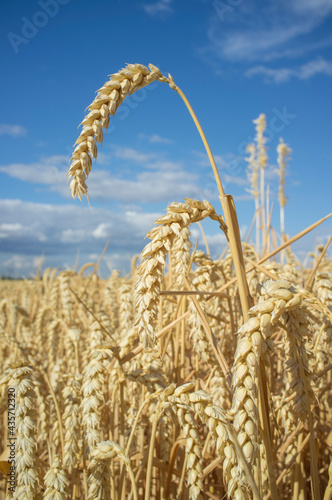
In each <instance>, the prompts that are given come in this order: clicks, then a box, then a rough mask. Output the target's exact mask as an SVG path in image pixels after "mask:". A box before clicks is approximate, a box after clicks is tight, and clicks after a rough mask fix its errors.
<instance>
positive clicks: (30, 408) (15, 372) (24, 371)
mask: <svg viewBox="0 0 332 500" xmlns="http://www.w3.org/2000/svg"><path fill="white" fill-rule="evenodd" d="M9 380H10V385H11V387H13V388H15V396H16V422H15V423H16V429H17V441H16V464H15V465H16V478H17V484H16V490H15V495H14V497H15V498H17V499H20V498H37V497H38V495H39V494H40V481H39V472H40V469H39V465H38V458H37V453H36V452H37V441H36V431H37V426H36V419H35V417H36V393H35V390H34V377H33V370H32V368H31V366H28V365H26V364H24V363H22V364H20V365H19V366H17V367H14V368H13V369H12V370H11V372H10V374H9Z"/></svg>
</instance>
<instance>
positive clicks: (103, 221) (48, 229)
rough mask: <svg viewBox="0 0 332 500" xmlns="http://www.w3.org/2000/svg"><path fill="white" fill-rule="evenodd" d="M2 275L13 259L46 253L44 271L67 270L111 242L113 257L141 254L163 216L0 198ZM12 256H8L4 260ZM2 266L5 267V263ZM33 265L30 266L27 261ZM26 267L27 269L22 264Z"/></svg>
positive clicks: (136, 211) (110, 247)
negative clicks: (115, 255)
mask: <svg viewBox="0 0 332 500" xmlns="http://www.w3.org/2000/svg"><path fill="white" fill-rule="evenodd" d="M0 213H1V225H0V249H1V253H0V256H1V257H2V259H1V257H0V274H1V273H5V272H6V269H7V272H8V268H10V267H13V265H12V263H10V262H9V263H8V262H7V261H8V259H9V258H10V257H11V256H13V255H19V256H22V258H23V257H27V256H31V255H34V256H38V255H41V253H42V252H43V251H44V253H45V259H46V261H45V262H46V264H45V265H46V267H47V266H48V265H50V262H52V265H55V266H57V265H60V266H62V267H63V266H64V263H68V262H70V261H72V262H74V261H75V258H76V253H77V249H78V248H80V255H81V256H82V258H84V257H83V256H86V258H87V256H88V255H89V254H91V253H96V252H98V251H99V250H100V252H101V251H102V249H103V247H104V245H105V243H106V241H107V240H108V239H109V240H110V246H109V253H110V254H112V253H114V252H115V253H116V252H118V253H120V254H123V255H124V256H126V258H127V256H128V255H134V254H136V253H140V252H141V251H142V249H143V247H144V246H145V244H146V241H144V238H145V236H146V234H147V232H148V231H149V230H150V229H151V228H152V227H153V222H154V220H155V219H156V218H157V217H159V216H160V215H161V213H155V212H152V213H149V212H144V211H143V210H141V209H140V208H139V207H136V210H133V209H132V210H131V211H125V212H124V211H122V212H121V211H120V212H115V211H112V210H108V209H100V208H96V209H94V213H93V214H92V213H91V211H90V210H89V209H88V208H87V207H83V206H82V205H80V204H75V203H74V202H73V203H71V204H66V205H51V204H46V203H32V202H24V201H22V200H3V199H2V200H1V199H0ZM6 255H9V256H10V257H6V258H4V256H6ZM1 261H2V263H1ZM29 263H30V266H31V265H32V264H31V261H30V260H29ZM22 266H23V264H22Z"/></svg>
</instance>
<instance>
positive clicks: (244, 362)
mask: <svg viewBox="0 0 332 500" xmlns="http://www.w3.org/2000/svg"><path fill="white" fill-rule="evenodd" d="M155 80H157V81H159V82H161V83H167V84H168V85H169V86H170V87H171V89H173V90H175V91H176V92H177V93H178V94H180V96H181V97H182V99H183V100H184V101H185V104H186V105H187V107H188V110H189V111H190V113H191V115H192V117H193V118H194V121H195V123H196V122H197V123H196V125H197V127H198V129H199V131H200V133H201V137H202V139H203V142H204V144H205V146H206V149H207V154H208V156H209V158H210V160H211V165H212V168H213V169H214V167H215V164H214V160H213V156H212V153H211V151H210V149H209V146H208V144H207V141H206V138H205V136H204V133H203V131H202V130H201V129H200V125H199V123H198V120H197V118H196V116H195V115H194V113H193V111H192V109H191V106H190V104H189V102H188V101H187V99H186V98H185V96H184V94H183V93H182V91H181V90H180V89H179V88H178V87H177V86H176V85H175V83H174V80H173V78H172V77H171V76H170V75H169V76H168V77H167V78H166V77H164V76H163V75H162V74H161V72H160V70H159V69H158V68H156V67H155V66H153V65H150V66H149V69H148V68H146V67H145V66H142V65H138V64H135V65H128V66H127V67H126V68H125V69H124V70H121V71H119V72H118V73H116V74H114V75H112V76H111V78H110V80H109V81H108V82H107V83H106V84H105V85H104V86H103V87H102V88H101V89H100V91H99V93H98V95H97V97H96V99H95V100H94V102H93V103H92V104H91V105H90V107H89V114H88V115H87V117H86V118H85V120H84V121H83V128H82V131H81V134H80V136H79V138H78V140H77V144H76V148H75V150H74V153H73V157H72V161H71V166H70V169H69V172H68V177H69V178H71V183H70V189H71V192H72V194H73V196H74V197H76V196H78V197H80V198H81V197H83V196H84V195H87V194H88V188H87V183H86V181H87V178H88V176H89V174H90V171H91V167H92V159H93V158H96V157H97V144H98V143H101V142H102V141H103V128H107V127H108V125H109V123H110V118H111V117H112V116H114V114H115V113H116V110H117V108H118V106H119V105H120V104H121V103H122V102H123V100H124V99H125V98H126V97H127V96H129V95H130V94H132V93H133V92H135V91H136V90H138V89H139V88H141V87H143V86H145V85H148V84H149V83H150V82H152V81H155ZM254 123H255V125H256V143H255V144H251V145H248V148H247V150H248V153H249V157H248V159H247V161H248V172H249V180H250V183H251V190H252V194H253V197H254V199H255V210H256V217H255V219H254V220H255V223H256V235H255V238H256V241H255V244H254V243H250V241H251V240H250V234H249V235H248V237H247V241H241V240H240V234H239V230H238V224H237V217H236V211H235V207H234V204H233V202H232V198H231V197H230V196H229V195H225V193H224V191H223V187H222V184H221V182H220V178H219V177H218V173H217V171H215V169H214V172H215V174H216V182H217V185H218V188H219V193H220V198H221V204H222V209H223V210H222V211H223V216H222V215H219V214H218V209H216V207H213V206H212V205H211V203H210V202H208V201H204V200H193V199H191V198H184V202H183V203H179V202H174V203H172V204H170V205H169V206H168V207H167V211H166V213H165V214H164V215H161V216H160V217H159V218H158V219H157V220H156V224H155V226H154V227H153V229H151V231H150V232H149V233H148V235H147V236H148V238H149V240H150V242H149V243H148V244H147V245H146V246H145V248H144V249H143V250H142V253H141V256H140V261H139V262H138V261H137V259H136V258H133V261H132V264H131V273H130V274H129V275H127V276H123V275H121V274H120V273H119V272H117V271H113V272H112V273H111V275H110V276H109V277H108V278H107V279H101V278H100V277H99V275H98V267H99V264H100V261H98V262H97V263H96V262H91V263H87V264H86V265H84V266H83V267H82V268H81V269H80V270H76V271H75V270H71V271H58V270H57V269H46V270H45V271H44V272H43V273H41V274H40V273H38V276H37V277H36V279H34V280H20V281H19V280H17V281H11V280H1V281H0V338H1V348H0V359H1V366H2V370H1V376H0V389H1V393H0V395H1V399H0V410H1V416H2V425H1V427H0V443H1V448H0V452H1V456H0V471H1V474H0V479H1V481H0V488H1V489H0V500H2V499H12V498H14V499H39V498H45V499H54V500H63V499H105V500H108V499H114V500H124V499H132V500H138V499H140V500H148V499H156V500H157V499H183V500H186V499H190V500H191V499H197V500H199V499H223V498H227V497H228V498H231V499H232V498H234V499H237V500H238V499H251V498H253V499H255V500H257V499H262V500H263V499H265V500H267V499H269V498H271V499H272V500H275V499H278V498H279V499H292V500H295V499H310V498H313V499H315V500H318V499H320V498H323V499H324V500H328V499H331V498H332V465H331V464H332V462H331V447H332V431H331V416H332V413H331V408H332V394H331V382H332V379H331V368H332V365H331V352H332V276H331V270H332V260H331V258H330V257H329V253H328V246H329V243H330V241H331V238H330V240H329V241H328V243H327V244H326V245H325V246H322V245H320V246H318V247H317V248H315V249H314V250H313V251H312V253H311V254H310V255H309V256H308V259H307V265H306V266H305V267H304V266H303V265H302V264H301V263H300V262H299V261H298V259H297V257H296V256H295V254H294V253H293V252H292V250H291V243H292V242H294V241H298V240H299V239H300V238H301V237H302V236H303V235H304V234H306V232H309V231H310V230H312V229H314V227H316V226H317V225H318V224H320V223H321V222H322V221H323V220H325V219H326V217H325V218H324V219H322V220H321V221H319V222H318V223H316V224H314V225H313V226H311V227H309V228H307V230H304V231H303V232H302V233H300V234H299V235H296V236H295V237H293V238H289V237H287V235H286V234H285V230H284V219H285V214H284V207H285V194H284V189H285V168H286V165H287V161H288V160H289V155H290V148H289V147H288V146H287V145H286V144H285V143H284V142H283V141H280V143H279V146H278V154H279V157H278V163H279V168H280V170H279V172H280V186H279V193H280V198H279V201H280V222H281V226H280V227H281V241H280V242H278V241H277V238H276V235H275V232H274V231H273V228H272V226H271V221H270V219H269V218H268V217H266V216H265V214H266V212H267V211H268V210H266V208H267V209H269V206H267V207H266V205H268V201H267V200H266V195H265V187H264V170H265V168H266V165H267V158H266V154H265V140H264V127H265V117H264V115H260V117H258V118H257V120H255V121H254ZM184 196H185V193H184ZM206 218H210V219H212V220H213V221H214V223H215V224H216V231H217V230H219V231H220V230H221V231H223V232H224V233H225V235H226V237H227V240H228V246H227V248H226V250H225V251H224V252H223V254H222V255H221V256H220V257H219V258H217V259H213V258H212V257H211V256H210V254H209V247H208V245H206V251H205V252H203V251H201V250H197V245H196V246H195V242H194V241H191V239H190V227H191V225H192V224H195V223H198V224H200V223H201V222H202V221H204V219H206ZM203 237H204V232H203ZM142 246H143V244H142ZM13 408H14V409H13Z"/></svg>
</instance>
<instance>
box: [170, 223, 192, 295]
mask: <svg viewBox="0 0 332 500" xmlns="http://www.w3.org/2000/svg"><path fill="white" fill-rule="evenodd" d="M189 238H190V231H189V228H188V227H183V228H182V229H181V231H180V233H179V235H178V237H177V238H176V239H175V241H174V246H173V248H172V252H171V260H172V276H173V284H172V288H173V290H179V289H181V287H182V286H183V283H184V279H183V278H184V276H186V274H187V272H188V267H189V263H190V249H191V247H192V244H191V241H190V239H189Z"/></svg>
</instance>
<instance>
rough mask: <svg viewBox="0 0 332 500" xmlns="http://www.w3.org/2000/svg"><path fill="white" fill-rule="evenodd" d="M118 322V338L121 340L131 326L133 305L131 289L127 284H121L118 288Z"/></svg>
mask: <svg viewBox="0 0 332 500" xmlns="http://www.w3.org/2000/svg"><path fill="white" fill-rule="evenodd" d="M119 299H120V307H119V322H120V336H121V338H123V337H124V336H126V335H127V333H128V331H129V330H130V329H131V328H132V326H133V318H134V304H133V287H132V284H131V283H129V282H123V283H122V285H121V286H120V288H119Z"/></svg>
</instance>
